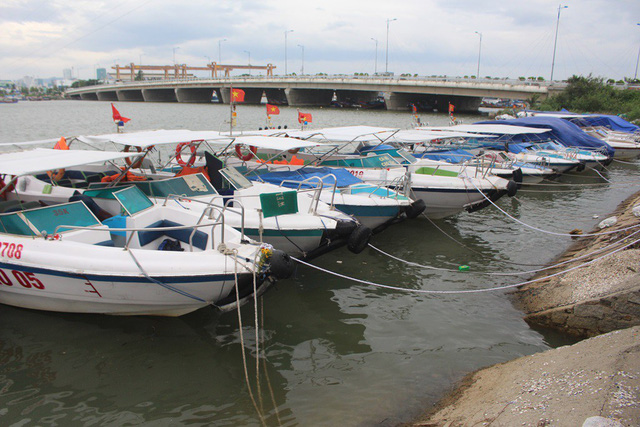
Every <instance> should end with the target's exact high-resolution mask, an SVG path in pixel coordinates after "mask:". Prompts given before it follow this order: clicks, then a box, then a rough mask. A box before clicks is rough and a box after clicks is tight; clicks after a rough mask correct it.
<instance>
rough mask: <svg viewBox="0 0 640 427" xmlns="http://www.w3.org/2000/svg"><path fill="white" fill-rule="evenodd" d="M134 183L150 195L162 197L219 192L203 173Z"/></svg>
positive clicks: (191, 195) (206, 194) (194, 195)
mask: <svg viewBox="0 0 640 427" xmlns="http://www.w3.org/2000/svg"><path fill="white" fill-rule="evenodd" d="M133 184H134V185H135V186H136V187H138V188H139V189H140V190H142V192H143V193H145V194H146V195H147V196H149V197H155V198H161V197H167V196H170V195H180V196H185V197H196V196H209V195H214V194H218V193H217V191H216V190H215V189H214V188H213V186H212V185H211V184H210V183H209V181H208V180H207V178H205V177H204V175H203V174H201V173H198V174H194V175H184V176H178V177H175V178H169V179H163V180H160V181H134V182H133Z"/></svg>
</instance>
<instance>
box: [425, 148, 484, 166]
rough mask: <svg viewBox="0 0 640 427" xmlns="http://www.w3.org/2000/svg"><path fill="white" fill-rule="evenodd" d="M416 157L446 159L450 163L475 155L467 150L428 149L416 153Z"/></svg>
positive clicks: (459, 161) (462, 160) (460, 161)
mask: <svg viewBox="0 0 640 427" xmlns="http://www.w3.org/2000/svg"><path fill="white" fill-rule="evenodd" d="M414 156H415V157H420V158H423V159H430V160H444V161H445V162H449V163H462V162H464V161H467V160H469V159H472V158H474V157H475V156H474V155H473V154H471V153H470V152H468V151H466V150H458V149H456V150H446V151H444V150H443V151H427V152H425V153H421V154H414Z"/></svg>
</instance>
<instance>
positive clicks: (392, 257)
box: [369, 230, 640, 276]
mask: <svg viewBox="0 0 640 427" xmlns="http://www.w3.org/2000/svg"><path fill="white" fill-rule="evenodd" d="M638 233H640V230H637V231H635V232H633V233H632V234H630V235H629V236H623V237H622V238H621V239H620V240H618V241H616V242H614V243H611V244H610V245H606V246H604V247H602V248H600V249H596V250H595V251H593V252H589V253H587V254H583V255H580V256H579V257H576V258H573V259H570V260H566V261H562V262H559V263H557V264H553V265H549V266H546V267H543V268H538V269H535V270H529V271H519V272H511V273H492V272H487V271H464V272H462V273H464V274H484V275H487V276H524V275H527V274H533V273H539V272H541V271H545V270H552V269H554V268H558V267H559V266H561V265H564V264H569V263H572V262H575V261H578V260H581V259H583V258H588V257H590V256H592V255H596V254H599V253H602V252H605V251H607V250H609V249H611V248H613V247H616V246H618V244H620V242H621V241H623V240H626V239H629V238H631V237H632V236H634V235H636V234H638ZM369 246H370V247H371V248H372V249H374V250H376V251H378V252H380V253H381V254H383V255H385V256H387V257H389V258H391V259H394V260H396V261H399V262H402V263H404V264H407V265H411V266H413V267H419V268H426V269H429V270H437V271H447V272H452V273H461V271H460V269H459V268H445V267H433V266H430V265H424V264H418V263H416V262H413V261H407V260H404V259H401V258H398V257H396V256H395V255H391V254H390V253H388V252H385V251H383V250H382V249H380V248H377V247H375V246H373V245H372V244H371V243H369Z"/></svg>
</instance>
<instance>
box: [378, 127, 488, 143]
mask: <svg viewBox="0 0 640 427" xmlns="http://www.w3.org/2000/svg"><path fill="white" fill-rule="evenodd" d="M474 137H476V138H495V136H494V135H484V134H479V133H470V132H457V131H451V132H449V131H447V130H435V131H434V130H431V129H428V130H425V129H424V128H418V129H415V130H401V131H399V132H397V133H395V134H394V135H393V136H392V137H391V138H390V139H389V141H393V142H401V143H402V142H405V143H406V142H429V141H433V140H435V139H446V138H474Z"/></svg>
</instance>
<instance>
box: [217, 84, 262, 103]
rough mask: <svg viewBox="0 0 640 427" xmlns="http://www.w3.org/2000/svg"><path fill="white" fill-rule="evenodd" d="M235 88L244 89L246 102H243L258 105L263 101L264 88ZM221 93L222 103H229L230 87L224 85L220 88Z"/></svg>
mask: <svg viewBox="0 0 640 427" xmlns="http://www.w3.org/2000/svg"><path fill="white" fill-rule="evenodd" d="M234 89H242V90H243V91H244V102H242V104H255V105H258V104H260V102H261V101H262V93H263V92H264V90H263V89H244V88H235V87H234ZM219 94H220V95H222V103H223V104H228V103H229V88H228V87H223V88H220V90H219Z"/></svg>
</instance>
